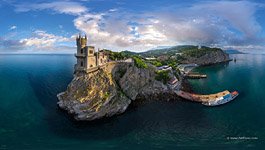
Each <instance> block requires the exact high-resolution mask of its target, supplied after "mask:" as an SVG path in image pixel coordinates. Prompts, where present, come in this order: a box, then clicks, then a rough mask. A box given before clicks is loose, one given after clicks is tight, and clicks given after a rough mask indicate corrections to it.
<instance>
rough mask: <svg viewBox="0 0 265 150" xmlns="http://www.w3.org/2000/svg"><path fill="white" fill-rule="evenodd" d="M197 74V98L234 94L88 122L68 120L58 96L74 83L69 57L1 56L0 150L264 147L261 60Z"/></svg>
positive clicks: (246, 58) (243, 59)
mask: <svg viewBox="0 0 265 150" xmlns="http://www.w3.org/2000/svg"><path fill="white" fill-rule="evenodd" d="M231 57H232V58H233V57H236V58H237V61H236V63H235V62H230V63H228V64H220V65H215V66H209V67H202V68H197V69H196V71H198V72H201V73H205V74H207V75H208V78H207V79H200V80H190V82H191V84H192V85H193V90H194V91H195V92H198V93H204V94H208V93H215V92H219V91H223V90H226V89H227V90H230V91H233V90H238V91H239V93H240V95H239V97H238V98H237V99H235V100H234V101H232V102H230V103H228V104H226V105H223V106H219V107H212V108H209V107H206V106H203V105H201V104H198V103H191V102H186V101H169V102H166V101H163V100H161V101H151V102H147V103H144V104H138V106H137V107H130V108H129V109H128V111H127V112H126V113H125V114H123V115H120V116H116V117H113V118H110V119H105V120H101V121H96V122H90V123H80V122H75V121H73V120H71V119H69V116H68V115H66V113H65V112H63V111H60V110H59V109H58V108H57V105H56V103H57V98H56V94H57V93H59V92H61V91H64V90H65V89H66V87H67V85H68V83H70V81H71V79H72V73H73V67H74V64H75V58H74V56H72V55H0V149H74V148H75V149H84V148H86V149H88V148H91V149H95V148H96V149H106V148H108V149H117V148H123V149H136V148H138V149H146V148H168V149H177V148H179V149H184V148H185V149H192V148H198V149H206V148H208V147H212V148H215V147H219V148H221V149H222V148H226V147H230V148H238V149H244V148H247V147H252V148H256V149H262V146H263V145H264V144H265V143H264V142H265V140H264V138H265V97H264V96H265V55H247V54H245V55H242V54H241V55H232V56H231Z"/></svg>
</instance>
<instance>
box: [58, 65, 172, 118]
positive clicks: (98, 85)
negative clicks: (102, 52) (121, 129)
mask: <svg viewBox="0 0 265 150" xmlns="http://www.w3.org/2000/svg"><path fill="white" fill-rule="evenodd" d="M57 97H58V99H59V102H58V105H59V107H60V108H62V109H64V110H67V111H68V112H69V113H70V114H73V115H74V118H75V119H76V120H95V119H99V118H102V117H110V116H113V115H115V114H121V113H123V112H124V111H125V110H126V109H127V107H128V106H129V104H130V103H131V101H133V100H136V99H160V98H163V99H168V100H169V99H173V98H176V94H175V93H174V92H173V91H172V90H170V88H168V87H167V85H165V84H163V83H162V82H160V81H157V80H155V67H153V66H152V65H150V66H148V68H147V69H143V68H137V67H136V66H135V65H134V63H118V64H114V66H112V67H111V70H109V69H107V68H100V69H98V70H97V71H94V72H92V73H89V74H86V73H76V74H75V75H74V79H73V80H72V82H71V83H70V84H69V85H68V87H67V90H66V91H65V92H62V93H60V94H58V96H57Z"/></svg>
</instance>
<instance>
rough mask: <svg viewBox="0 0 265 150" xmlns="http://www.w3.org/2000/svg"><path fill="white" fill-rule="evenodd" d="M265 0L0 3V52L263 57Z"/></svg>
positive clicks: (38, 0) (6, 0) (9, 0)
mask: <svg viewBox="0 0 265 150" xmlns="http://www.w3.org/2000/svg"><path fill="white" fill-rule="evenodd" d="M263 3H264V2H263V0H243V1H241V0H240V1H238V0H222V1H219V0H206V1H205V0H189V1H183V0H133V1H132V0H79V1H78V0H75V1H74V0H60V1H56V0H53V1H44V0H32V1H30V0H25V1H20V0H17V1H15V0H1V1H0V25H1V28H0V53H21V54H24V53H60V54H61V53H75V51H76V43H75V38H76V36H77V35H78V34H79V33H81V34H82V35H84V34H86V35H87V37H88V45H93V46H95V47H96V48H100V49H103V48H106V49H111V50H114V51H123V50H130V51H135V52H141V51H146V50H149V49H155V48H161V47H169V46H176V45H187V44H188V45H205V46H211V47H220V48H223V49H237V50H241V51H253V52H254V51H255V52H259V53H265V28H264V27H265V3H264V4H263Z"/></svg>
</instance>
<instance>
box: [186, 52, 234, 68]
mask: <svg viewBox="0 0 265 150" xmlns="http://www.w3.org/2000/svg"><path fill="white" fill-rule="evenodd" d="M229 60H230V58H229V55H228V54H227V53H225V52H224V51H222V50H217V51H212V52H208V53H206V54H205V55H203V56H201V57H198V58H197V57H190V56H185V60H184V61H183V63H196V64H198V65H211V64H216V63H221V62H226V61H229Z"/></svg>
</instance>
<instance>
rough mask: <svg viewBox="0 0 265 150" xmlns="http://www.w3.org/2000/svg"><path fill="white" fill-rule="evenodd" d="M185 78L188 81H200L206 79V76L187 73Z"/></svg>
mask: <svg viewBox="0 0 265 150" xmlns="http://www.w3.org/2000/svg"><path fill="white" fill-rule="evenodd" d="M185 77H186V78H188V79H201V78H207V75H206V74H199V73H188V74H187V75H186V76H185Z"/></svg>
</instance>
